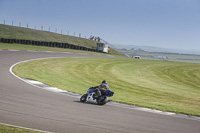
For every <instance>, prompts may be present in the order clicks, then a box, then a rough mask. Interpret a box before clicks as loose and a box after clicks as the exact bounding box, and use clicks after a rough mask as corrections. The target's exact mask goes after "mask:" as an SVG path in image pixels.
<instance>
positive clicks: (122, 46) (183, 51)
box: [114, 44, 200, 55]
mask: <svg viewBox="0 0 200 133" xmlns="http://www.w3.org/2000/svg"><path fill="white" fill-rule="evenodd" d="M114 46H116V47H117V48H118V49H127V50H131V49H132V48H134V49H142V50H145V51H149V52H162V53H179V54H196V55H200V49H199V50H198V49H197V50H183V49H166V48H160V47H152V46H138V45H118V44H116V45H114Z"/></svg>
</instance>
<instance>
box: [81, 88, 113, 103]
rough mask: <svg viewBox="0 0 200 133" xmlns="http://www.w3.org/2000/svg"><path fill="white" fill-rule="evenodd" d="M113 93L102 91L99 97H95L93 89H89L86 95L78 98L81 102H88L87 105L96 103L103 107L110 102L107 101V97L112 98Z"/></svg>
mask: <svg viewBox="0 0 200 133" xmlns="http://www.w3.org/2000/svg"><path fill="white" fill-rule="evenodd" d="M113 94H114V92H112V91H110V90H105V91H102V94H101V96H100V97H96V93H95V92H94V91H93V89H91V88H89V89H88V91H87V93H86V94H84V95H82V96H81V98H80V101H81V102H89V103H97V104H98V105H104V104H106V103H107V102H110V100H108V97H111V96H113Z"/></svg>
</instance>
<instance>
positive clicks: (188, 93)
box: [14, 58, 200, 116]
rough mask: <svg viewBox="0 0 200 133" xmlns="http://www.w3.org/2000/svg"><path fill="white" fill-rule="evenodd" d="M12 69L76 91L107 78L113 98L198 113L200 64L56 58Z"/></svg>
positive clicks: (147, 105) (155, 107) (140, 104)
mask: <svg viewBox="0 0 200 133" xmlns="http://www.w3.org/2000/svg"><path fill="white" fill-rule="evenodd" d="M55 64H57V65H56V66H55ZM14 72H15V73H16V74H17V75H19V76H20V77H24V78H29V79H35V80H38V81H41V82H43V83H46V84H49V85H51V86H54V87H57V88H60V89H63V90H68V91H72V92H76V93H80V94H84V93H86V91H87V89H88V88H89V87H91V86H96V85H99V84H100V83H101V81H102V80H107V81H108V84H109V86H110V88H111V90H113V91H114V92H115V95H114V96H113V97H112V98H111V99H112V100H114V101H117V102H121V103H126V104H130V105H137V106H142V107H148V108H153V109H158V110H162V111H170V112H175V113H183V114H187V115H196V116H200V82H199V81H200V64H192V63H182V62H170V61H151V60H132V59H110V58H109V59H107V58H59V59H45V60H37V61H31V62H26V63H22V64H19V65H17V66H16V67H14Z"/></svg>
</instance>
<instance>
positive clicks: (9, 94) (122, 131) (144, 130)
mask: <svg viewBox="0 0 200 133" xmlns="http://www.w3.org/2000/svg"><path fill="white" fill-rule="evenodd" d="M94 56H95V55H87V54H71V53H51V52H34V51H8V50H0V123H5V124H11V125H16V126H21V127H26V128H32V129H37V130H42V131H48V132H60V133H79V132H81V133H151V132H152V133H157V132H158V133H199V132H200V121H198V120H191V119H185V118H178V117H173V116H167V115H161V114H156V113H150V112H144V111H139V110H131V109H126V108H121V107H116V106H111V105H104V106H98V105H94V104H87V103H80V102H79V100H78V99H77V98H73V97H69V96H66V95H62V94H58V93H54V92H50V91H46V90H43V89H40V88H38V87H35V86H31V85H30V84H27V83H25V82H23V81H21V80H19V79H17V78H16V77H14V76H13V75H12V74H11V73H10V72H9V69H10V67H11V66H12V65H13V64H15V63H17V62H19V61H23V60H29V59H37V58H47V57H94ZM95 57H100V56H95ZM86 89H87V88H86Z"/></svg>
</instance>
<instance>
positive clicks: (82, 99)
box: [80, 94, 88, 102]
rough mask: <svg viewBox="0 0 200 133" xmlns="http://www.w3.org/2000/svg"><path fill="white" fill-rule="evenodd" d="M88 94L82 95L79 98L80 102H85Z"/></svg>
mask: <svg viewBox="0 0 200 133" xmlns="http://www.w3.org/2000/svg"><path fill="white" fill-rule="evenodd" d="M87 95H88V94H84V95H82V96H81V98H80V101H81V102H85V101H86V98H87Z"/></svg>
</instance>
